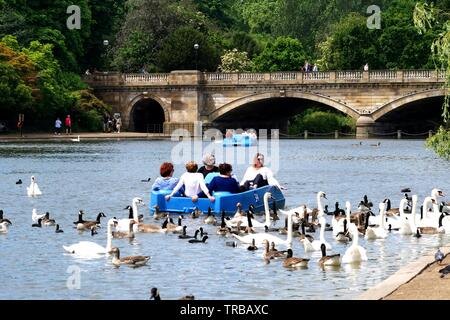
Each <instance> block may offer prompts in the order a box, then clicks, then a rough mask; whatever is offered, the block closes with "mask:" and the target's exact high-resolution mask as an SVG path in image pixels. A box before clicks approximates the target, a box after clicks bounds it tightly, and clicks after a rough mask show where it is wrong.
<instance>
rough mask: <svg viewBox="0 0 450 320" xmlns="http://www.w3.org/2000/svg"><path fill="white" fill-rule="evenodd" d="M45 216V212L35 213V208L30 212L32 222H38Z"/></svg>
mask: <svg viewBox="0 0 450 320" xmlns="http://www.w3.org/2000/svg"><path fill="white" fill-rule="evenodd" d="M44 217H45V213H43V214H37V210H36V209H34V208H33V210H32V212H31V219H32V220H33V221H34V222H38V220H39V219H42V218H44Z"/></svg>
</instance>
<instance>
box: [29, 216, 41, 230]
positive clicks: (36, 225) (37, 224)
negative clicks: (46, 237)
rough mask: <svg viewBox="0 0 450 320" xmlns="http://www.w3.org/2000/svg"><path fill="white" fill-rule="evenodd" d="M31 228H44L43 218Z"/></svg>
mask: <svg viewBox="0 0 450 320" xmlns="http://www.w3.org/2000/svg"><path fill="white" fill-rule="evenodd" d="M31 226H32V227H35V228H41V227H42V218H39V219H38V222H37V223H33V224H32V225H31Z"/></svg>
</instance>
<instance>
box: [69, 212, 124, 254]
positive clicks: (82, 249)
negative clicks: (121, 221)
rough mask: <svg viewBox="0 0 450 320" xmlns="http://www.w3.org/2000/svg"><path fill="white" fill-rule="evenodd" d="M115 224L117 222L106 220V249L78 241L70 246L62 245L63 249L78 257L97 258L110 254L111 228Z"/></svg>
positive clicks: (92, 243)
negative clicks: (100, 255)
mask: <svg viewBox="0 0 450 320" xmlns="http://www.w3.org/2000/svg"><path fill="white" fill-rule="evenodd" d="M117 223H118V222H117V220H116V219H109V220H108V228H107V231H106V236H107V238H106V247H102V246H101V245H99V244H97V243H95V242H91V241H80V242H78V243H75V244H73V245H70V246H64V245H63V248H64V250H65V251H66V252H68V253H70V254H75V255H78V256H89V257H97V255H99V254H106V253H110V252H111V250H112V227H113V226H117Z"/></svg>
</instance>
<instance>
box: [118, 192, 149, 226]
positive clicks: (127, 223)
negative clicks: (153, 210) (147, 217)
mask: <svg viewBox="0 0 450 320" xmlns="http://www.w3.org/2000/svg"><path fill="white" fill-rule="evenodd" d="M143 205H144V201H143V200H142V199H141V198H139V197H134V198H133V200H132V201H131V207H132V212H133V218H132V219H130V218H127V219H119V220H117V221H118V222H119V223H118V225H117V227H116V230H117V231H124V232H127V231H128V228H129V227H130V220H134V221H135V222H136V224H134V225H133V231H134V232H138V224H139V223H140V220H139V211H138V206H143Z"/></svg>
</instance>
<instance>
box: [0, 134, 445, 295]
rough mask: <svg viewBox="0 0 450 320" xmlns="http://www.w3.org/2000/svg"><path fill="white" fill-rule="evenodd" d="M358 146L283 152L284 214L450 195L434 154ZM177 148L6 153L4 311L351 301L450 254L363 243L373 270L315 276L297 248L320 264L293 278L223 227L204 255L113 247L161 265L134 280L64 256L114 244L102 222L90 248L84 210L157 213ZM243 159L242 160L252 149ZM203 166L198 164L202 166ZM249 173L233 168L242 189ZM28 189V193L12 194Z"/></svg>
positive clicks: (425, 242) (153, 144) (154, 144)
mask: <svg viewBox="0 0 450 320" xmlns="http://www.w3.org/2000/svg"><path fill="white" fill-rule="evenodd" d="M357 142H358V141H352V140H306V141H305V140H283V141H280V145H279V152H280V163H279V167H280V170H279V171H278V173H277V178H278V179H279V181H280V182H281V183H282V184H283V185H285V186H286V187H287V188H288V190H286V191H285V196H286V205H287V206H288V207H294V206H298V205H299V204H302V203H307V204H308V205H309V206H311V207H315V206H316V205H317V204H316V192H317V191H325V192H326V193H327V197H328V200H327V201H326V202H325V204H328V205H329V206H330V208H332V207H334V203H335V202H336V201H339V202H340V203H341V204H342V205H341V207H344V203H345V201H346V200H349V201H351V202H352V204H353V208H355V205H356V203H359V201H360V200H361V199H362V197H363V196H364V194H367V195H368V197H369V200H371V201H372V202H373V203H374V204H376V206H377V204H378V202H380V201H382V200H383V199H384V198H386V197H389V198H391V200H392V203H393V206H398V203H399V201H400V199H401V198H402V196H403V195H402V194H401V193H400V190H401V189H402V188H405V187H409V188H411V189H412V191H413V193H416V194H418V195H419V202H420V203H422V201H423V198H424V197H425V196H427V195H429V194H430V191H431V189H433V188H435V187H439V188H442V189H443V190H444V191H445V192H446V193H447V194H448V193H449V192H450V183H449V181H450V179H449V178H450V174H449V172H450V163H449V162H446V161H443V160H441V159H439V158H437V157H436V156H435V155H434V154H433V153H432V152H431V151H429V150H427V149H425V148H424V143H423V141H406V140H401V141H397V140H383V141H382V143H381V146H380V147H373V146H370V143H376V142H377V141H375V142H373V141H370V142H369V141H364V142H363V145H362V146H359V147H356V146H353V144H354V143H357ZM176 146H177V143H176V142H169V141H105V142H81V143H52V142H46V143H0V170H1V171H0V175H1V179H0V195H1V196H0V208H1V209H3V210H4V212H5V217H6V218H9V219H10V220H11V221H12V223H13V225H12V226H11V228H10V231H9V233H8V234H0V257H1V258H0V270H2V272H1V275H0V279H1V283H2V286H1V288H0V299H148V297H149V290H150V288H151V287H158V288H159V289H160V292H161V297H162V298H163V299H177V298H179V297H181V296H183V295H186V294H194V295H195V297H196V299H242V300H245V299H275V300H276V299H292V300H294V299H295V300H297V299H351V298H353V297H355V296H357V295H359V294H361V293H362V292H364V291H365V290H367V289H368V288H370V287H373V286H374V285H376V284H377V283H379V282H380V281H382V280H384V279H386V278H388V277H389V276H390V275H392V274H393V273H395V272H396V271H397V270H398V269H399V268H401V267H402V266H404V265H406V264H408V263H409V262H411V261H414V260H415V259H417V258H418V257H420V256H421V255H423V254H424V253H430V252H435V251H436V249H437V248H438V247H439V246H440V245H442V244H445V243H448V242H450V235H448V234H447V235H439V236H437V235H425V236H423V237H422V238H420V239H416V238H414V237H410V236H400V235H390V236H389V237H388V238H387V239H385V240H375V241H366V240H364V239H360V244H361V245H362V246H364V247H365V248H366V249H367V255H368V258H369V260H368V261H366V262H362V263H361V264H360V265H357V266H351V265H343V266H342V267H341V268H339V269H337V270H326V271H322V270H321V269H320V268H319V266H318V263H317V261H318V259H319V258H320V254H319V253H318V252H317V253H313V254H308V255H306V254H305V253H304V251H303V247H302V246H301V245H300V242H299V241H298V240H297V239H294V244H293V250H294V256H301V257H309V258H311V261H310V263H309V268H308V269H305V270H295V271H291V270H286V269H284V268H283V267H282V266H281V262H280V261H273V262H271V263H270V264H265V263H264V261H263V259H262V256H261V254H262V250H261V249H260V250H258V251H256V252H249V251H247V249H246V247H247V246H245V245H242V246H240V247H237V248H231V247H227V246H226V245H225V242H226V241H230V240H231V239H229V238H224V237H220V236H217V235H216V234H215V228H216V227H213V226H210V225H204V228H205V229H207V231H209V232H210V234H211V236H210V239H208V243H207V244H194V245H193V244H189V243H187V241H186V240H179V239H178V237H177V235H173V234H168V235H163V234H137V236H136V239H135V240H134V241H133V242H131V243H129V242H128V240H113V245H115V246H118V247H119V248H120V249H121V256H126V255H150V256H151V257H152V259H151V260H150V262H149V264H148V265H147V266H144V267H142V268H137V269H131V268H128V267H126V266H122V267H120V268H113V266H112V264H111V259H110V258H109V257H103V258H100V259H94V260H83V259H77V258H74V257H72V256H70V255H68V254H65V253H64V251H63V248H62V245H63V244H64V245H70V244H74V243H76V242H78V241H81V240H86V241H94V242H96V243H99V244H100V245H105V244H106V228H105V222H104V223H103V225H104V228H103V229H100V230H99V231H100V232H99V234H98V235H96V236H95V237H93V238H92V237H91V236H90V235H89V234H88V233H84V234H81V235H80V234H78V232H77V231H76V230H75V229H74V228H73V224H72V221H75V220H77V212H78V210H79V209H83V210H84V211H85V213H86V218H87V219H89V220H93V219H95V217H96V215H97V214H98V212H100V211H103V212H105V213H106V215H107V219H109V218H111V217H113V216H116V217H118V218H125V217H126V216H127V211H124V210H122V208H124V207H125V206H126V205H128V204H131V199H132V198H133V197H136V196H139V197H142V198H143V199H144V202H145V203H146V204H148V202H149V200H150V199H149V189H150V186H151V184H150V183H145V182H141V179H146V178H148V177H152V179H153V180H154V179H155V178H156V177H157V176H158V171H159V165H160V163H161V162H163V161H167V160H170V154H171V152H172V150H173V148H174V147H176ZM233 150H234V149H233ZM271 150H272V149H270V150H269V151H267V152H268V153H269V154H270V152H271ZM234 151H236V152H237V153H240V154H242V153H243V152H245V149H240V150H234ZM194 159H195V160H197V161H199V162H200V160H201V154H198V155H195V156H194ZM226 159H230V158H226ZM220 160H221V159H220V158H218V161H220ZM246 166H247V165H246V164H235V165H234V169H235V170H234V171H235V173H236V174H237V175H238V177H242V176H243V173H244V171H245V169H246ZM182 172H184V168H183V166H182V165H181V164H178V165H176V169H175V174H176V175H180V174H181V173H182ZM31 175H35V176H36V179H37V182H38V185H39V187H40V189H41V190H42V192H43V195H42V196H40V197H37V198H29V197H27V195H26V186H28V185H29V180H30V176H31ZM19 178H21V179H22V180H23V181H24V183H23V184H22V185H16V184H15V182H16V181H17V180H18V179H19ZM447 201H448V198H447ZM32 208H37V209H38V212H45V211H49V212H50V214H51V216H52V217H53V218H55V219H56V220H57V222H59V224H60V225H61V228H62V229H64V233H60V234H56V233H55V232H54V227H44V228H42V229H38V228H32V227H31V224H32V220H31V211H32ZM141 212H142V213H144V214H145V220H146V222H147V223H150V222H153V219H152V218H150V217H149V215H148V207H147V206H146V207H141ZM86 218H85V219H86ZM327 219H328V222H330V217H329V216H328V217H327ZM184 221H185V223H186V224H187V225H188V232H189V233H190V234H191V233H193V231H194V230H195V228H196V227H198V226H200V225H202V220H201V219H195V220H193V219H186V220H184ZM280 237H284V236H280ZM315 237H316V238H318V231H316V234H315ZM326 237H327V239H328V241H329V242H330V243H331V244H332V246H333V252H337V253H341V254H344V252H345V250H346V248H347V247H348V246H349V244H348V245H346V244H341V243H337V242H335V241H334V240H333V239H332V238H331V237H332V235H331V232H327V233H326ZM74 267H75V269H76V270H77V267H78V268H79V270H81V274H80V281H81V282H80V289H76V290H73V289H68V287H67V282H68V281H69V282H70V280H71V278H70V276H71V275H72V273H70V270H71V268H74Z"/></svg>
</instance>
